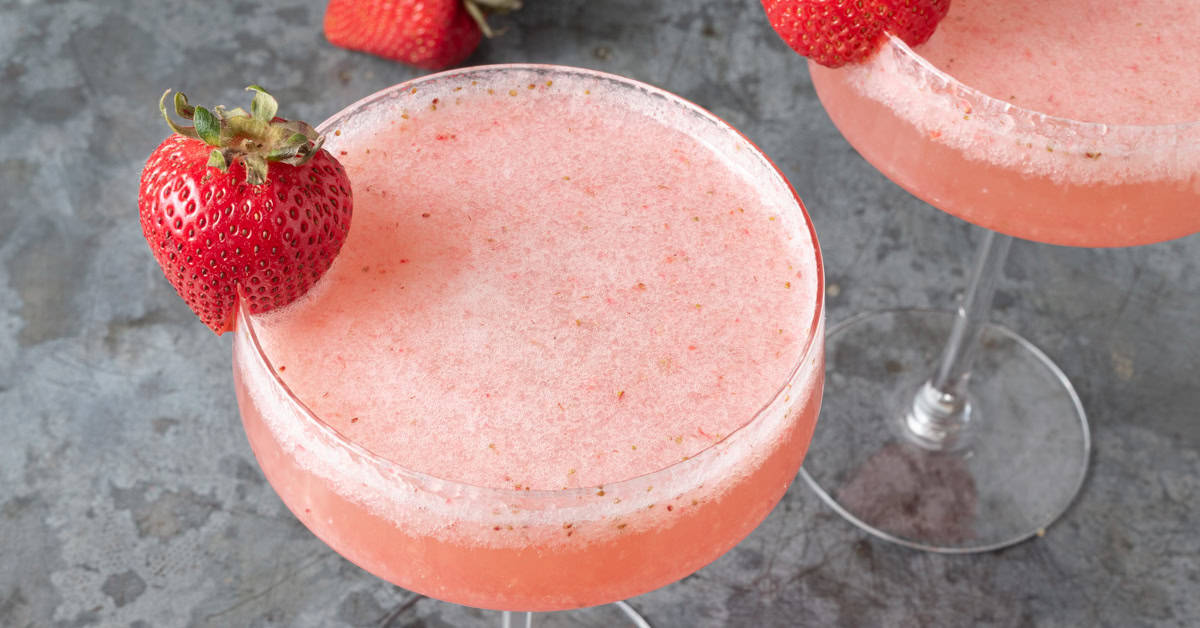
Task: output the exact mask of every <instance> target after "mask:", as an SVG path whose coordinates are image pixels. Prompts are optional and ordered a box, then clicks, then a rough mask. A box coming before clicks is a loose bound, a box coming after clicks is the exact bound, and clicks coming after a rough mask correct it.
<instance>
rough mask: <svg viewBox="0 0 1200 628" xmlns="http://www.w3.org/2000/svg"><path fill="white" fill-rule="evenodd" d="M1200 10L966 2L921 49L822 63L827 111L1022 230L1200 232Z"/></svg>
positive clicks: (1111, 242) (879, 155) (946, 191)
mask: <svg viewBox="0 0 1200 628" xmlns="http://www.w3.org/2000/svg"><path fill="white" fill-rule="evenodd" d="M1198 27H1200V4H1197V3H1196V2H1193V1H1192V0H1162V1H1155V2H1107V1H1103V0H1101V1H1095V0H1071V1H1064V0H1054V1H1051V2H1046V1H1043V0H1015V1H1008V0H1005V1H999V0H996V1H986V0H983V1H981V0H955V2H954V4H953V5H952V7H951V10H950V13H949V15H947V17H946V19H945V20H944V21H943V22H942V23H941V24H940V25H939V26H938V30H937V31H936V32H935V33H934V35H933V37H932V38H931V39H930V40H929V41H928V42H926V43H925V44H923V45H921V46H920V47H919V48H918V49H917V50H915V51H914V50H913V49H911V48H909V47H908V46H906V45H905V44H904V43H903V42H900V41H898V40H892V41H891V42H889V43H888V44H887V45H886V46H885V47H884V49H883V50H882V51H881V52H880V53H879V54H878V55H876V56H875V57H873V58H872V59H871V60H870V61H869V62H867V63H864V64H861V65H853V66H847V67H843V68H838V69H835V70H833V69H829V68H824V67H821V66H818V65H815V64H810V70H811V72H812V79H813V84H814V86H815V87H816V89H817V93H818V94H819V95H820V98H821V102H822V104H823V105H824V106H825V110H826V111H827V112H828V113H829V116H830V118H832V119H833V121H834V123H835V124H837V126H838V129H839V130H841V131H842V134H843V135H845V136H846V139H847V140H849V141H850V143H851V144H853V145H854V147H855V148H856V149H857V150H858V151H859V152H860V153H861V154H862V155H863V157H865V158H866V159H867V161H869V162H871V164H872V165H874V166H875V167H877V168H878V169H879V170H881V171H882V172H884V173H885V174H887V176H888V177H889V178H890V179H892V180H893V181H895V182H896V183H898V184H900V185H901V186H903V187H904V188H905V189H907V190H908V191H909V192H912V193H913V194H914V195H916V196H918V197H920V198H922V199H924V200H925V201H927V202H929V203H930V204H931V205H933V206H934V207H937V208H939V209H942V210H944V211H947V212H949V213H952V214H954V215H956V216H958V217H959V218H962V219H964V220H968V221H970V222H973V223H975V224H977V225H979V226H981V227H986V228H988V229H991V230H993V231H998V232H1000V233H1004V234H1007V235H1011V236H1016V237H1019V238H1024V239H1027V240H1034V241H1038V242H1047V243H1050V244H1064V245H1072V246H1089V247H1097V246H1132V245H1139V244H1149V243H1152V242H1159V241H1162V240H1169V239H1173V238H1178V237H1182V236H1186V235H1189V234H1192V233H1196V232H1197V231H1200V81H1197V80H1196V79H1197V72H1196V59H1200V37H1197V36H1196V29H1197V28H1198Z"/></svg>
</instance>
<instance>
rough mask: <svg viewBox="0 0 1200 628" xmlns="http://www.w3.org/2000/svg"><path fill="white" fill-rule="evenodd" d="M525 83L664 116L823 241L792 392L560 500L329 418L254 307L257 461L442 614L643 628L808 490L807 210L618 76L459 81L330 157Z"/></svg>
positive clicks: (695, 117) (465, 75)
mask: <svg viewBox="0 0 1200 628" xmlns="http://www.w3.org/2000/svg"><path fill="white" fill-rule="evenodd" d="M530 73H536V74H537V75H538V76H539V77H540V80H539V81H538V84H542V83H546V84H549V82H550V81H552V82H553V83H554V85H556V86H559V85H570V84H571V81H573V80H582V79H586V80H588V81H593V82H595V81H600V82H602V83H604V84H605V85H606V87H607V88H610V89H613V90H616V91H617V92H618V93H620V94H621V98H623V99H625V98H627V99H628V100H629V101H631V102H634V103H641V104H644V103H647V102H650V103H652V105H653V107H654V111H655V112H656V114H655V115H657V116H659V117H660V118H661V119H664V120H667V121H668V123H669V124H681V125H682V126H681V128H687V129H689V130H688V132H689V134H691V135H692V136H693V137H695V138H697V139H699V140H700V141H702V142H704V143H706V144H708V145H711V146H721V147H726V148H728V149H729V150H728V154H727V155H726V158H727V159H728V160H729V161H730V163H731V164H732V165H733V167H735V168H738V169H740V170H741V171H742V172H744V173H747V176H748V180H750V181H751V182H753V184H754V186H755V187H756V188H757V189H758V190H759V191H760V193H761V194H762V195H763V197H764V198H769V199H771V202H774V203H777V204H778V205H779V206H780V207H782V208H783V212H782V213H783V215H782V216H780V219H781V220H782V221H783V222H784V223H786V224H787V225H788V229H789V233H792V235H793V236H794V237H796V238H800V240H797V241H799V242H811V245H812V250H813V255H814V264H815V266H814V267H815V269H816V275H817V276H816V277H815V278H814V279H813V280H814V281H815V285H816V289H815V291H814V295H813V299H814V302H813V310H812V311H813V312H814V314H813V316H812V319H811V320H808V321H800V322H798V328H799V329H802V330H804V332H803V333H802V334H801V339H800V345H799V346H801V347H803V349H802V353H801V355H800V358H799V359H797V360H796V361H795V362H794V364H793V365H792V366H791V368H790V371H789V374H788V375H787V377H786V378H785V379H781V381H778V382H775V383H773V384H772V386H771V389H772V390H774V391H775V392H774V394H773V397H772V398H771V399H769V400H765V403H764V405H762V406H761V407H760V408H758V409H757V411H756V412H754V413H752V415H748V416H746V417H745V421H744V423H743V424H742V426H741V427H740V428H738V429H737V430H735V431H733V432H732V433H730V434H729V435H727V436H726V437H724V438H723V439H721V440H719V441H717V442H716V443H715V444H713V445H711V446H709V447H708V448H706V449H703V450H702V451H700V452H698V453H696V454H694V455H692V456H691V457H689V458H686V459H684V460H682V461H679V462H676V463H674V464H671V465H670V466H667V467H665V468H661V469H659V470H657V471H654V472H652V473H649V474H645V475H640V476H636V477H624V478H621V477H614V478H613V481H611V482H606V483H604V485H603V486H589V487H583V488H570V489H563V490H529V489H525V490H522V489H521V488H520V487H516V488H496V487H488V486H474V485H470V484H465V483H462V482H458V481H452V480H449V479H445V478H439V477H433V476H431V475H428V474H425V473H422V472H419V471H416V470H412V469H409V468H405V467H404V466H401V465H399V464H397V463H395V462H394V461H392V460H389V459H387V458H385V457H383V456H380V455H377V454H376V453H374V452H372V451H369V450H367V449H365V448H364V447H362V446H361V445H359V444H358V443H356V442H354V441H352V440H351V439H349V438H347V437H346V436H345V435H344V434H342V433H339V431H338V430H337V429H335V428H334V427H332V426H331V425H330V424H329V423H327V422H326V421H323V420H322V418H321V417H320V416H318V415H317V414H316V413H314V412H313V411H312V410H311V409H310V408H309V407H308V406H306V404H305V403H304V402H303V401H302V400H301V399H299V398H298V397H297V396H296V395H295V394H293V392H292V391H291V390H290V389H289V388H288V386H287V384H286V383H285V382H284V381H283V380H282V379H281V378H280V376H279V374H278V373H277V371H276V369H275V368H274V366H273V364H272V357H271V356H270V355H268V354H267V352H266V351H264V348H263V346H262V345H261V344H260V342H259V335H258V332H256V325H257V324H258V323H257V322H256V319H255V317H254V316H252V315H250V314H249V313H248V312H247V311H246V310H245V309H244V308H243V309H240V310H239V312H238V318H237V324H236V332H235V338H234V346H233V370H234V376H235V382H236V389H237V397H238V405H239V408H240V410H241V415H242V419H243V422H244V425H245V428H246V432H247V436H248V438H249V441H250V444H251V446H252V448H253V450H254V453H255V455H256V457H257V458H258V461H259V464H260V466H261V467H262V469H263V472H264V473H265V475H266V477H267V479H268V480H269V481H270V483H271V485H272V486H273V487H274V489H275V490H276V492H277V493H278V494H279V495H280V497H281V498H282V500H283V501H284V503H285V504H286V505H287V506H288V507H289V508H290V509H291V511H292V512H293V513H294V514H295V516H296V517H297V518H298V519H299V520H300V521H302V522H303V523H304V524H305V525H306V526H307V527H308V528H309V529H310V530H311V531H312V532H313V533H314V534H315V535H316V536H318V537H319V538H321V539H322V540H323V541H324V542H325V543H327V544H328V545H329V546H330V547H332V548H333V549H334V550H335V551H337V552H339V553H340V554H342V555H343V556H345V557H346V558H347V559H349V560H350V561H352V562H354V563H356V564H357V565H359V566H361V567H362V568H363V569H365V570H367V571H368V572H371V573H373V574H375V575H377V576H379V577H380V578H383V579H385V580H387V581H389V582H391V583H393V584H396V585H398V586H401V587H404V588H406V589H409V590H412V591H415V592H418V593H421V594H424V595H428V596H430V597H432V598H436V599H438V600H442V601H446V602H451V603H456V604H463V605H468V606H474V607H479V608H485V609H493V610H500V611H505V614H504V617H503V622H504V625H506V626H507V625H511V624H512V623H513V620H514V619H518V623H520V622H524V623H525V624H526V625H528V622H530V621H531V619H532V615H526V616H525V617H524V618H514V617H513V616H512V615H511V612H529V611H558V610H569V609H578V608H583V607H591V606H597V605H604V604H609V603H614V602H616V603H617V604H618V605H619V608H620V610H621V613H620V614H623V615H624V616H625V617H626V618H627V619H628V620H629V621H630V622H632V623H633V624H634V625H639V626H644V625H646V623H645V622H644V621H643V620H642V619H641V618H640V617H638V615H637V614H636V613H635V612H634V611H633V610H632V609H630V608H629V606H628V605H626V604H624V603H622V602H618V601H619V600H623V599H625V598H627V597H630V596H634V595H639V594H642V593H645V592H648V591H650V590H652V589H656V588H658V587H662V586H664V585H667V584H670V583H672V582H674V581H676V580H679V579H680V578H683V577H684V576H687V575H689V574H691V573H693V572H695V571H696V570H698V569H700V568H701V567H703V566H704V565H706V564H708V563H710V562H711V561H713V560H715V559H716V558H717V557H719V556H720V555H721V554H723V553H724V552H726V551H727V550H729V549H730V548H732V547H733V546H734V545H735V544H737V543H738V542H739V541H741V540H742V539H743V538H744V537H745V536H746V535H748V534H749V533H750V532H751V531H752V530H753V529H754V528H755V526H757V525H758V524H759V522H760V521H761V520H762V519H763V518H765V517H766V516H767V514H768V513H769V512H770V510H771V509H772V508H773V507H774V505H775V504H776V503H777V502H778V500H779V499H780V498H781V497H782V496H783V494H784V492H785V491H786V490H787V487H788V485H789V484H790V482H791V480H792V479H793V478H794V477H795V476H796V473H797V470H798V469H799V467H800V464H801V461H802V459H803V457H804V455H805V452H806V450H807V448H808V443H809V440H810V439H811V436H812V430H813V427H814V425H815V422H816V415H817V411H818V407H819V405H820V399H821V389H822V380H823V374H824V361H823V358H824V351H823V337H824V333H823V328H824V325H823V320H824V318H823V317H824V313H823V312H824V308H823V272H822V269H821V261H820V255H819V252H818V249H817V248H816V247H817V242H816V236H815V233H814V232H813V229H812V223H811V221H810V220H809V218H808V215H807V213H806V212H805V210H804V207H803V205H802V203H801V201H800V199H799V198H798V197H797V196H796V194H795V192H794V191H793V190H792V188H791V186H790V185H789V184H788V182H787V181H786V179H785V178H784V177H783V175H782V174H780V172H779V171H778V169H776V168H775V166H774V165H773V164H771V163H770V161H769V160H768V159H767V158H766V157H765V156H764V155H763V154H762V153H761V152H760V151H759V150H758V149H757V148H756V147H754V146H753V144H752V143H750V142H749V140H747V139H746V138H745V137H743V136H742V135H741V134H739V133H737V131H735V130H734V129H733V128H731V127H729V126H728V125H726V124H725V123H723V122H721V121H720V120H718V119H716V118H715V117H714V116H712V115H711V114H709V113H707V112H705V111H704V110H702V109H700V108H699V107H697V106H695V105H693V104H691V103H688V102H686V101H684V100H682V99H680V98H678V97H676V96H673V95H671V94H668V93H666V92H663V91H662V90H658V89H656V88H653V87H650V86H647V85H644V84H641V83H637V82H635V81H631V80H628V79H623V78H620V77H616V76H611V75H605V74H600V73H596V72H591V71H587V70H580V69H572V68H564V67H554V66H486V67H480V68H470V69H466V70H459V71H451V72H447V73H442V74H436V75H430V76H427V77H423V78H420V79H417V80H415V81H411V82H409V83H404V84H401V85H397V86H395V87H392V88H389V89H386V90H384V91H382V92H379V93H377V94H375V95H373V96H370V97H368V98H366V99H364V100H362V101H360V102H358V103H356V104H354V105H352V106H350V107H349V108H347V109H345V110H344V111H342V112H341V113H338V114H337V115H335V116H334V117H333V118H331V119H330V120H327V121H326V122H325V123H324V124H322V125H321V127H320V129H319V130H321V131H323V132H327V133H326V137H327V141H328V144H327V146H328V147H329V148H330V150H331V151H334V152H335V154H336V151H337V149H338V146H339V143H340V142H344V141H346V140H347V138H348V137H349V136H350V135H351V134H352V133H354V132H355V131H354V125H353V124H349V123H348V122H350V121H352V120H353V119H354V118H355V117H357V116H360V115H367V114H369V113H370V112H372V111H378V110H379V108H383V107H393V106H394V104H395V103H396V102H404V101H405V99H406V98H410V95H411V94H416V93H418V92H420V93H422V94H425V93H441V92H439V91H438V90H450V89H452V88H455V87H456V86H457V88H459V89H462V88H469V87H473V86H476V85H479V86H480V87H479V88H480V89H482V88H486V87H488V86H489V85H492V84H495V85H496V86H497V87H499V86H500V85H504V86H505V87H504V91H506V92H507V91H508V87H507V85H508V83H507V82H506V81H510V80H512V76H514V75H516V76H524V77H526V81H525V82H528V76H529V74H530ZM531 84H532V83H531ZM413 98H414V99H415V97H413ZM435 102H436V101H435ZM334 130H338V131H339V132H338V133H334V132H332V131H334ZM341 131H344V132H341ZM806 246H807V245H806ZM517 314H518V313H516V312H514V317H516V316H517ZM448 324H450V323H448ZM771 331H772V332H774V331H775V330H771ZM805 334H806V335H805ZM480 359H486V356H481V357H480ZM561 377H562V378H564V379H569V378H571V377H572V374H571V373H569V372H564V373H562V374H561ZM395 394H397V395H405V394H407V393H406V392H405V391H404V390H396V391H395Z"/></svg>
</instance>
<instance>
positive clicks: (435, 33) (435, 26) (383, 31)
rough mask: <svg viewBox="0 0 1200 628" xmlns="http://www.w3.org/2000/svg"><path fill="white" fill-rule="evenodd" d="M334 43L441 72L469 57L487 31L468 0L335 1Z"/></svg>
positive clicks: (329, 15) (331, 13) (330, 14)
mask: <svg viewBox="0 0 1200 628" xmlns="http://www.w3.org/2000/svg"><path fill="white" fill-rule="evenodd" d="M324 28H325V38H326V39H328V40H329V43H331V44H333V45H335V46H340V47H342V48H349V49H351V50H360V51H362V52H368V53H371V54H374V55H378V56H380V57H384V58H386V59H393V60H395V61H400V62H401V63H407V64H408V65H412V66H416V67H418V68H424V69H426V70H441V69H443V68H447V67H450V66H453V65H457V64H459V63H462V62H463V61H464V60H466V58H467V57H469V56H470V55H471V53H472V52H474V51H475V48H476V47H477V46H478V45H479V41H480V39H482V37H483V34H482V31H480V29H479V25H478V24H477V23H476V22H475V21H474V20H473V19H472V18H471V16H470V14H469V13H467V11H466V9H465V8H463V3H462V0H330V2H329V5H328V6H327V7H326V9H325V25H324Z"/></svg>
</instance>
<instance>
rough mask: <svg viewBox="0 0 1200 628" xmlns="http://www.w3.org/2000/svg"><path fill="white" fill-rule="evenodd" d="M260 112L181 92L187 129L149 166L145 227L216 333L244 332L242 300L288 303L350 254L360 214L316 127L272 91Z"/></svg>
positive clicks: (179, 107)
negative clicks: (353, 221)
mask: <svg viewBox="0 0 1200 628" xmlns="http://www.w3.org/2000/svg"><path fill="white" fill-rule="evenodd" d="M247 89H248V90H251V91H253V92H254V100H253V102H252V103H251V106H250V113H246V112H245V111H244V110H242V109H241V108H238V109H234V110H232V111H226V110H225V109H224V108H222V107H216V108H214V109H213V110H212V111H210V110H208V109H205V108H204V107H193V106H191V105H189V104H188V102H187V97H186V96H184V95H183V94H176V95H175V99H174V104H175V111H176V113H177V114H178V115H179V116H180V117H183V118H185V119H188V120H192V121H193V122H194V124H195V126H194V127H181V126H179V125H177V124H176V123H175V122H174V121H173V120H171V117H170V115H169V114H168V113H167V108H166V98H167V94H169V93H170V90H167V92H166V93H164V94H163V97H162V99H161V100H160V101H159V109H160V110H161V111H162V113H163V117H165V118H166V120H167V124H168V125H169V126H170V127H171V129H172V130H174V131H175V134H173V135H171V136H170V137H168V138H167V139H166V140H164V141H163V143H162V144H160V145H159V146H158V148H156V149H155V150H154V152H153V153H151V154H150V158H149V159H148V160H147V161H146V165H145V167H144V168H143V170H142V178H141V188H140V190H139V191H138V212H139V214H140V217H141V223H142V234H143V235H144V236H145V237H146V242H147V243H148V244H149V245H150V250H151V251H152V252H153V253H154V258H155V259H156V260H158V263H159V265H160V266H162V269H163V272H164V273H165V274H166V276H167V279H169V280H170V281H171V285H173V286H175V290H176V291H177V292H179V296H181V297H183V300H184V301H186V302H187V304H188V305H189V306H190V307H191V308H192V311H193V312H195V313H196V315H197V316H199V317H200V320H202V321H204V324H205V325H208V326H209V327H210V328H211V329H212V330H213V331H214V332H216V333H218V334H221V333H223V332H226V331H230V330H231V329H232V328H233V314H234V311H235V309H236V307H237V303H238V299H239V298H242V299H245V300H246V302H247V305H248V306H249V309H250V311H252V312H264V311H267V310H270V309H272V308H276V307H280V306H283V305H287V304H288V303H291V302H292V301H293V300H295V299H296V298H297V297H299V296H300V295H302V294H304V293H305V292H306V291H307V290H308V289H309V288H310V287H311V286H312V284H313V283H314V282H315V281H316V280H317V279H319V278H320V277H321V275H322V274H324V272H325V271H326V270H327V269H328V268H329V265H330V264H331V263H332V262H333V258H334V256H335V255H337V253H338V250H339V249H341V246H342V242H343V240H345V238H346V233H347V231H348V230H349V228H350V216H351V213H352V211H353V205H352V202H351V193H350V180H349V179H348V178H347V176H346V171H345V169H344V168H342V165H341V164H340V163H338V161H337V159H335V158H334V157H333V156H332V155H330V154H329V152H328V151H325V150H323V149H322V148H321V142H322V138H320V137H318V135H317V133H316V131H315V130H313V128H312V127H310V126H309V125H307V124H305V123H304V122H299V121H289V120H284V119H282V118H277V117H275V112H276V110H277V108H278V105H277V103H276V101H275V99H274V98H273V97H271V95H270V94H268V93H267V92H266V91H265V90H263V89H262V88H261V87H258V86H256V85H252V86H250V87H248V88H247Z"/></svg>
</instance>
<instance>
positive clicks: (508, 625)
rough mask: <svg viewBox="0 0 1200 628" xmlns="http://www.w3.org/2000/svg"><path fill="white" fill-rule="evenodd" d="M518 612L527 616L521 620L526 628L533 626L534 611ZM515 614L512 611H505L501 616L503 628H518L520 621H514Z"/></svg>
mask: <svg viewBox="0 0 1200 628" xmlns="http://www.w3.org/2000/svg"><path fill="white" fill-rule="evenodd" d="M516 614H517V615H524V616H525V621H523V622H519V623H520V624H521V625H522V626H524V628H533V613H516ZM513 615H514V613H513V612H512V611H504V613H503V615H501V617H500V626H501V628H517V624H518V622H514V621H513Z"/></svg>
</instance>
